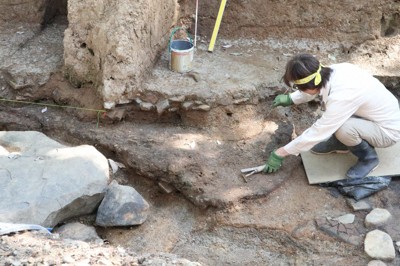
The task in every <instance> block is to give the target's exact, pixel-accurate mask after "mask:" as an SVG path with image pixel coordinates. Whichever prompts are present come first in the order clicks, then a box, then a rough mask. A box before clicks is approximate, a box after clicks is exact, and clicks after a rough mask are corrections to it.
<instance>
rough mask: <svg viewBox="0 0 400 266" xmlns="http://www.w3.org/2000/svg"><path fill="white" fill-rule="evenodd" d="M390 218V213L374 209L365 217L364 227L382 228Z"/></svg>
mask: <svg viewBox="0 0 400 266" xmlns="http://www.w3.org/2000/svg"><path fill="white" fill-rule="evenodd" d="M391 217H392V215H391V214H390V212H389V211H388V210H386V209H381V208H375V209H373V210H372V211H371V212H370V213H369V214H368V215H367V216H366V217H365V226H366V227H378V226H382V225H384V224H386V223H387V221H389V219H390V218H391Z"/></svg>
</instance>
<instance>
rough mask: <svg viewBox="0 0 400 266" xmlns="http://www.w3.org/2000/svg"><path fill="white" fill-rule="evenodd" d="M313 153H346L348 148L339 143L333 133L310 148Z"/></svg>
mask: <svg viewBox="0 0 400 266" xmlns="http://www.w3.org/2000/svg"><path fill="white" fill-rule="evenodd" d="M311 152H312V153H314V154H330V153H348V152H349V148H348V147H347V146H346V145H344V144H343V143H341V142H340V141H339V140H338V139H337V138H336V137H335V135H332V137H330V138H329V139H328V140H326V141H323V142H320V143H318V144H317V145H315V146H314V147H312V148H311Z"/></svg>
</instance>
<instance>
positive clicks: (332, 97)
mask: <svg viewBox="0 0 400 266" xmlns="http://www.w3.org/2000/svg"><path fill="white" fill-rule="evenodd" d="M330 68H332V69H333V72H332V73H331V76H330V79H329V81H328V83H327V84H326V86H325V87H323V88H321V91H320V94H319V95H320V96H322V101H323V102H324V103H325V105H326V111H325V112H324V113H323V115H322V116H321V118H319V119H318V120H317V121H316V122H315V123H314V124H313V125H312V126H311V127H310V128H308V129H307V130H305V131H304V132H303V133H302V134H301V135H300V136H298V137H297V138H295V139H294V140H292V141H291V142H290V143H289V144H287V145H286V146H285V147H284V149H285V150H286V151H287V152H288V153H290V154H293V155H298V154H299V153H300V152H303V151H308V150H310V149H311V148H312V147H313V146H314V145H315V144H317V143H319V142H321V141H324V140H325V139H327V138H329V137H330V136H331V135H333V134H334V133H335V132H336V131H337V130H338V129H339V128H340V127H341V126H342V125H343V124H344V123H345V122H346V120H348V119H349V118H350V117H351V116H353V115H357V116H359V117H362V118H364V119H367V120H370V121H373V122H375V123H376V124H378V125H379V127H380V128H381V129H382V130H383V131H384V132H385V133H386V134H387V135H388V137H390V138H391V139H392V140H394V141H399V140H400V109H399V102H398V100H397V99H396V97H395V96H394V95H393V94H392V93H391V92H389V91H388V90H387V89H386V88H385V86H384V85H383V84H382V83H381V82H380V81H379V80H377V79H376V78H375V77H373V76H372V75H371V74H369V73H368V72H366V71H365V70H362V69H361V68H359V67H357V66H355V65H352V64H349V63H341V64H335V65H331V66H330ZM290 97H291V98H292V101H293V103H294V104H300V103H305V102H308V101H310V100H312V99H314V98H315V97H313V96H310V95H308V94H306V93H304V92H301V91H295V92H293V93H291V94H290Z"/></svg>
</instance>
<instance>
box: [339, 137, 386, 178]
mask: <svg viewBox="0 0 400 266" xmlns="http://www.w3.org/2000/svg"><path fill="white" fill-rule="evenodd" d="M349 150H350V151H351V152H352V153H353V154H354V155H355V156H357V157H358V162H357V163H356V164H355V165H353V166H352V167H350V169H349V170H348V171H347V174H346V175H347V177H350V178H361V177H366V176H367V175H368V174H369V173H370V172H371V171H372V170H374V169H375V168H376V167H377V166H378V164H379V159H378V154H376V151H375V149H374V147H372V146H371V145H369V143H368V142H366V141H365V140H363V141H362V142H361V143H360V144H358V145H356V146H353V147H349Z"/></svg>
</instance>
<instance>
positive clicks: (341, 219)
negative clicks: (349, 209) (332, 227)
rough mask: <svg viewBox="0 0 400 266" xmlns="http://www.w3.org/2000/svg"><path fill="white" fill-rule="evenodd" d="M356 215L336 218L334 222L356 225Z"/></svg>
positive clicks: (349, 214)
mask: <svg viewBox="0 0 400 266" xmlns="http://www.w3.org/2000/svg"><path fill="white" fill-rule="evenodd" d="M355 217H356V216H355V215H354V214H351V213H348V214H345V215H342V216H340V217H337V218H334V219H333V220H335V221H338V222H339V223H341V224H352V223H354V219H355Z"/></svg>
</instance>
